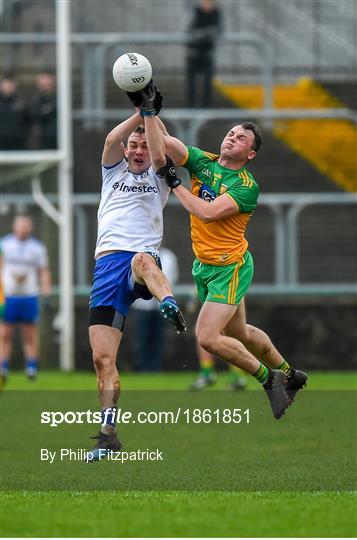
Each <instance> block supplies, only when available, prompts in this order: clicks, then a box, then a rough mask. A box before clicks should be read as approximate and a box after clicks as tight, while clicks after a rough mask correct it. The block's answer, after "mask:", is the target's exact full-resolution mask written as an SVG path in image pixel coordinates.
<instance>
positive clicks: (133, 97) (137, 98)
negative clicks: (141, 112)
mask: <svg viewBox="0 0 357 540" xmlns="http://www.w3.org/2000/svg"><path fill="white" fill-rule="evenodd" d="M126 95H127V96H128V98H129V99H130V101H131V102H132V104H133V105H134V107H141V105H142V102H143V96H142V94H141V92H127V93H126Z"/></svg>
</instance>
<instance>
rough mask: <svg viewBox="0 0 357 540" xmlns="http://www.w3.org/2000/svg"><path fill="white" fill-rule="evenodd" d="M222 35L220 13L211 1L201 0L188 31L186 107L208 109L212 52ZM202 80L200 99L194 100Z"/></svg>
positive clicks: (210, 89)
mask: <svg viewBox="0 0 357 540" xmlns="http://www.w3.org/2000/svg"><path fill="white" fill-rule="evenodd" d="M220 32H221V12H220V10H219V8H218V7H217V6H216V5H215V4H214V1H213V0H202V1H201V2H200V4H199V5H198V6H197V7H196V8H195V11H194V15H193V18H192V21H191V23H190V26H189V28H188V42H187V49H186V105H187V107H196V106H199V107H204V108H205V107H210V106H211V98H212V79H213V75H214V52H215V48H216V41H217V38H218V37H219V34H220ZM200 77H201V78H202V84H203V88H202V92H201V99H199V100H198V99H197V97H198V92H197V84H198V79H199V78H200Z"/></svg>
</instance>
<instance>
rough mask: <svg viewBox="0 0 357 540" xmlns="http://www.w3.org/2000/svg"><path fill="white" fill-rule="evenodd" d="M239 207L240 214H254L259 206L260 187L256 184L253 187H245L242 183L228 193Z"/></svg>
mask: <svg viewBox="0 0 357 540" xmlns="http://www.w3.org/2000/svg"><path fill="white" fill-rule="evenodd" d="M226 195H228V196H229V197H231V199H233V201H234V202H235V203H236V204H237V206H238V207H239V211H240V212H252V211H253V210H255V208H256V206H257V204H258V197H259V187H258V184H257V183H256V182H254V183H252V185H251V186H243V185H242V183H241V182H239V183H238V184H235V185H234V186H232V188H230V189H228V191H226Z"/></svg>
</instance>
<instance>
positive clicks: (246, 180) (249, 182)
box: [239, 171, 254, 188]
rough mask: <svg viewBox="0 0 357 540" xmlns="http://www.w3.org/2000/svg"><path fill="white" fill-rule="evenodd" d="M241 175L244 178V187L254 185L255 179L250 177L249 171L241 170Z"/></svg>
mask: <svg viewBox="0 0 357 540" xmlns="http://www.w3.org/2000/svg"><path fill="white" fill-rule="evenodd" d="M239 177H240V178H241V179H242V180H243V186H244V187H250V188H251V187H253V183H254V182H253V180H252V179H251V178H250V176H249V174H248V173H247V171H241V172H240V173H239Z"/></svg>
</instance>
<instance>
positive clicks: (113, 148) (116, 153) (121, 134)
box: [102, 112, 143, 166]
mask: <svg viewBox="0 0 357 540" xmlns="http://www.w3.org/2000/svg"><path fill="white" fill-rule="evenodd" d="M142 123H143V119H142V118H141V116H140V114H139V113H138V112H136V113H135V114H133V116H131V117H130V118H128V119H127V120H124V122H122V123H121V124H119V125H118V126H115V128H114V129H112V130H111V131H110V132H109V133H108V135H107V137H106V139H105V143H104V148H103V153H102V164H103V165H106V166H110V165H114V164H115V163H118V161H121V160H122V159H123V158H124V141H125V140H126V139H127V138H128V137H129V135H130V134H131V133H132V132H133V131H134V130H135V129H136V128H137V127H139V126H140V124H142Z"/></svg>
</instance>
